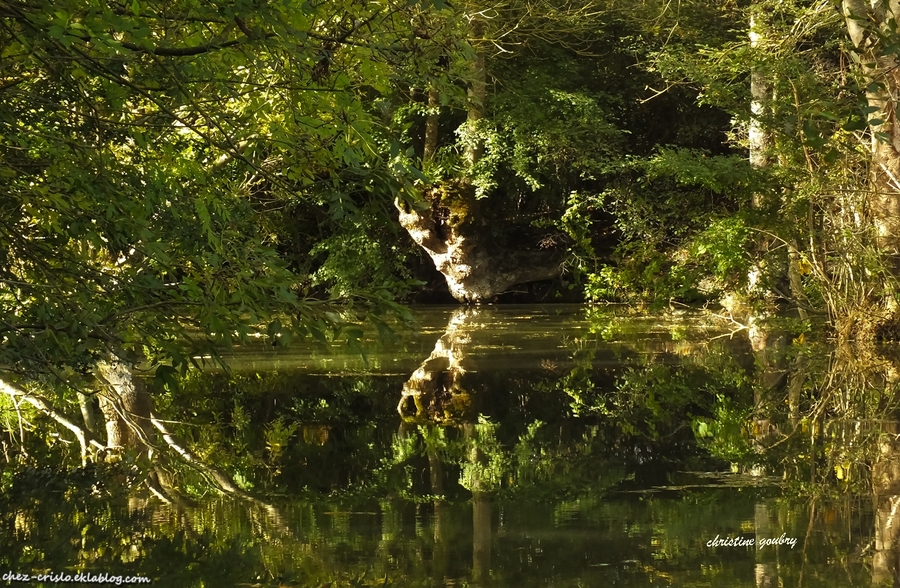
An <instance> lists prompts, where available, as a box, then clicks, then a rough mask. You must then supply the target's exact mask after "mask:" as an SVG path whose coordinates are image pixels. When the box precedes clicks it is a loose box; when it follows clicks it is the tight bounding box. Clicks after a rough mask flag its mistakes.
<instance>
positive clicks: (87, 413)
mask: <svg viewBox="0 0 900 588" xmlns="http://www.w3.org/2000/svg"><path fill="white" fill-rule="evenodd" d="M78 406H79V408H81V418H82V419H84V428H85V429H87V430H88V431H90V432H91V433H92V434H95V435H96V434H97V417H96V415H95V412H94V399H93V397H91V396H88V395H87V394H84V393H82V392H79V393H78Z"/></svg>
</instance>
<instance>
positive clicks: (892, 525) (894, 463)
mask: <svg viewBox="0 0 900 588" xmlns="http://www.w3.org/2000/svg"><path fill="white" fill-rule="evenodd" d="M888 426H890V427H891V428H892V429H893V430H891V431H889V434H885V435H884V436H883V437H882V440H881V443H880V446H879V448H878V453H879V455H878V458H877V460H876V461H875V463H874V464H873V465H872V489H873V490H874V501H875V554H874V556H873V557H872V585H873V586H884V585H893V586H896V585H897V584H896V582H897V580H898V579H900V448H898V443H897V441H896V436H897V428H898V427H897V423H896V422H893V423H889V425H888Z"/></svg>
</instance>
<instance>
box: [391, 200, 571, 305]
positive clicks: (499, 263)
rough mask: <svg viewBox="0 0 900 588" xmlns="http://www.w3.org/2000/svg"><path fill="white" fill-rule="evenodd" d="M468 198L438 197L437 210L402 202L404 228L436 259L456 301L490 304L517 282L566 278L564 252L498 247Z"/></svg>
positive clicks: (401, 218)
mask: <svg viewBox="0 0 900 588" xmlns="http://www.w3.org/2000/svg"><path fill="white" fill-rule="evenodd" d="M473 199H474V198H473ZM467 200H469V199H468V198H465V197H459V196H456V195H454V196H451V197H450V198H446V197H442V195H440V194H434V193H432V194H431V197H430V201H431V204H432V206H431V208H430V209H428V210H424V211H423V210H418V209H416V208H413V207H412V206H410V205H409V203H407V202H401V201H399V200H398V201H397V208H398V210H399V211H400V224H401V226H403V228H404V229H406V231H407V232H408V233H409V235H410V236H411V237H412V239H413V241H415V243H416V244H417V245H419V246H420V247H422V249H424V250H425V252H426V253H427V254H428V256H429V257H431V259H432V261H433V262H434V267H435V268H437V270H438V271H439V272H441V273H442V274H443V275H444V278H445V279H446V280H447V287H448V288H449V289H450V294H452V295H453V297H454V298H456V299H457V300H459V301H460V302H474V303H477V302H484V301H489V300H490V299H492V298H493V297H495V296H497V295H498V294H502V293H503V292H505V291H507V290H509V288H510V287H512V286H514V285H516V284H527V283H529V282H537V281H540V280H549V279H552V278H555V277H557V276H558V275H559V274H560V271H561V267H562V261H563V256H562V255H561V254H560V253H558V252H555V251H540V250H539V251H527V250H510V249H504V248H499V247H495V246H492V244H491V241H490V238H489V237H488V236H487V235H486V233H487V227H480V226H477V224H476V223H475V218H473V217H476V216H477V213H474V211H473V210H472V209H473V208H475V207H476V206H477V203H472V202H467ZM445 203H446V204H449V206H444V204H445Z"/></svg>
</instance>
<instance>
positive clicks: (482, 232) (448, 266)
mask: <svg viewBox="0 0 900 588" xmlns="http://www.w3.org/2000/svg"><path fill="white" fill-rule="evenodd" d="M469 35H470V37H471V40H472V43H473V45H474V46H475V47H476V54H475V57H474V58H473V60H472V63H471V71H470V80H469V88H468V100H467V107H466V108H467V120H466V125H467V126H468V128H469V129H472V130H474V129H477V126H478V123H479V121H481V120H482V119H484V118H485V116H486V115H487V65H486V61H485V56H484V52H483V51H482V50H481V49H479V46H480V45H481V43H482V42H483V37H484V35H485V23H484V20H483V17H481V16H479V15H476V16H473V18H472V21H471V25H470V30H469ZM428 103H429V117H428V119H427V120H426V125H425V150H424V155H423V161H429V160H430V159H431V158H433V157H434V153H435V152H436V150H437V145H438V139H439V137H438V122H439V121H438V118H437V116H436V115H435V114H433V113H434V112H435V111H436V107H435V105H436V104H439V103H440V100H439V95H438V94H437V92H436V91H434V90H431V91H429V97H428ZM483 154H484V144H483V142H482V141H481V140H480V139H474V140H470V141H469V142H468V143H467V144H466V150H465V157H466V161H467V163H468V167H469V172H468V174H467V175H466V176H465V177H463V178H461V179H460V180H458V181H456V182H449V181H448V182H446V183H444V185H442V186H432V187H431V188H429V189H428V190H426V194H425V196H426V201H427V203H428V206H427V207H423V208H416V207H413V206H411V205H410V204H409V203H408V202H406V201H402V200H399V199H398V200H397V201H396V202H395V204H396V206H397V209H398V210H399V211H400V219H399V220H400V224H401V226H403V228H405V229H406V231H407V232H408V233H409V235H410V236H411V237H412V239H413V241H415V243H416V244H417V245H419V246H420V247H422V248H423V249H424V250H425V252H426V253H427V254H428V256H429V257H431V259H432V261H433V262H434V266H435V268H437V270H438V271H439V272H441V273H442V274H443V275H444V278H445V279H446V281H447V286H448V288H449V290H450V294H451V295H452V296H453V297H454V298H456V299H457V300H459V301H460V302H476V303H477V302H483V301H488V300H491V299H492V298H494V297H495V296H496V295H498V294H502V293H503V292H505V291H507V290H508V289H509V288H510V287H511V286H514V285H516V284H526V283H529V282H536V281H540V280H548V279H552V278H555V277H557V276H558V275H559V273H560V269H561V262H562V256H561V255H560V254H558V253H556V252H549V251H518V250H517V251H511V250H502V249H500V248H498V247H496V246H494V245H493V244H492V243H491V240H490V238H489V233H490V229H489V226H488V225H489V221H488V219H485V218H483V217H482V215H481V214H480V208H481V207H480V203H479V201H478V199H477V198H476V190H475V186H474V184H473V181H472V173H473V169H474V167H475V166H476V165H477V164H478V162H479V160H480V159H481V157H482V155H483Z"/></svg>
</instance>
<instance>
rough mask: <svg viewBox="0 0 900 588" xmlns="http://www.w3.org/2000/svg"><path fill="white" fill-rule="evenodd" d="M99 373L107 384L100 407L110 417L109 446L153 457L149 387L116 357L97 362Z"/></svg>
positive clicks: (107, 436) (108, 429) (108, 421)
mask: <svg viewBox="0 0 900 588" xmlns="http://www.w3.org/2000/svg"><path fill="white" fill-rule="evenodd" d="M97 373H98V375H99V376H100V379H101V381H103V382H105V383H106V384H107V389H106V390H104V392H103V393H102V394H101V395H100V410H101V411H102V412H103V416H104V417H105V419H106V446H107V449H110V450H113V451H121V450H123V449H135V450H137V451H138V452H139V453H141V454H146V455H148V457H149V456H151V455H152V453H151V452H150V445H152V427H151V426H150V410H151V404H150V402H151V401H150V395H149V393H148V391H147V388H146V386H145V385H144V383H143V382H142V381H141V380H139V379H137V378H135V377H134V374H133V369H132V366H131V365H130V364H128V363H126V362H124V361H122V360H121V359H118V358H116V357H113V356H110V358H109V359H107V360H106V361H101V362H99V363H98V364H97Z"/></svg>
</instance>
